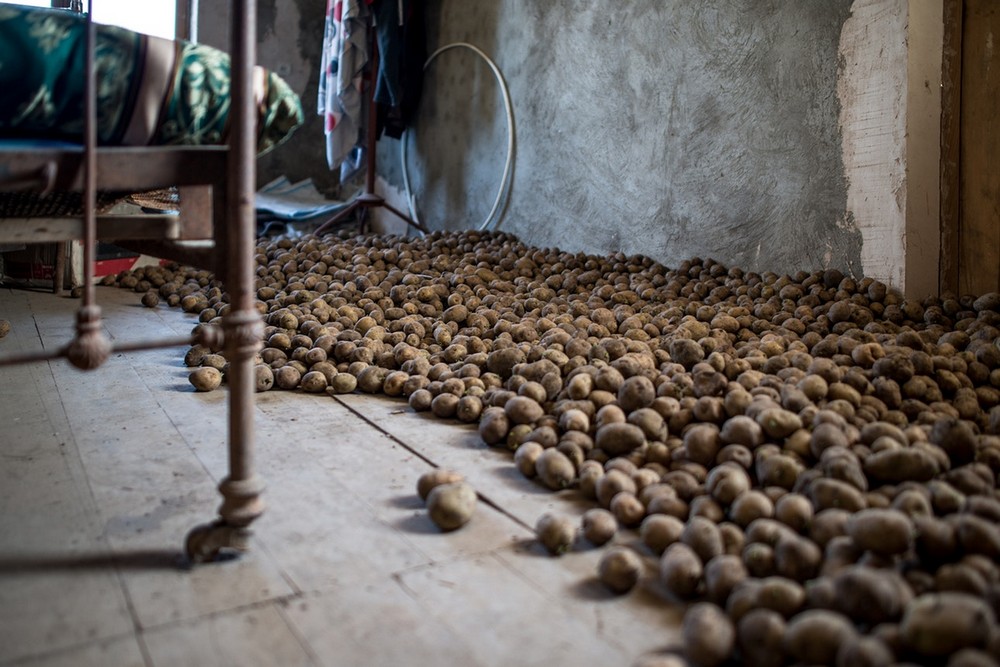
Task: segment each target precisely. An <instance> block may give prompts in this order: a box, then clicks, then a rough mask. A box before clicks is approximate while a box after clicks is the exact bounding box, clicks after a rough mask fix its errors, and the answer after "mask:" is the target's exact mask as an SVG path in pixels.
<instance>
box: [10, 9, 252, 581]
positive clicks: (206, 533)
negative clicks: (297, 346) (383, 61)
mask: <svg viewBox="0 0 1000 667" xmlns="http://www.w3.org/2000/svg"><path fill="white" fill-rule="evenodd" d="M231 7H232V24H231V40H232V42H231V46H230V51H231V59H232V60H231V62H232V69H231V77H232V81H231V83H232V106H231V110H230V127H231V131H230V139H229V143H228V145H227V146H212V147H152V146H151V147H141V148H131V147H128V148H126V147H97V141H96V125H97V123H96V102H95V97H96V96H95V94H94V91H95V90H96V89H95V82H94V67H93V63H94V44H95V34H96V31H95V29H94V24H93V23H92V22H91V19H90V12H88V17H87V55H86V58H87V68H86V71H87V83H86V86H87V91H88V92H87V96H86V97H87V99H86V103H85V131H84V136H85V142H84V145H83V146H82V147H74V148H70V149H51V148H42V149H24V148H3V147H2V146H0V190H2V189H20V190H24V189H28V190H33V191H37V192H39V193H40V194H44V193H48V192H51V191H72V192H82V193H83V202H84V215H83V216H82V219H80V218H79V217H75V218H50V217H46V218H23V217H21V218H11V217H5V216H4V213H3V211H0V243H48V242H52V241H66V240H72V239H77V240H82V241H83V259H84V284H83V292H82V303H81V305H80V307H79V309H78V311H77V314H76V321H77V323H76V335H75V337H74V338H73V340H72V341H70V342H69V343H68V344H67V345H65V346H63V347H62V348H60V349H57V350H52V351H40V352H30V353H26V354H20V355H11V356H7V357H4V358H0V366H4V365H10V364H17V363H27V362H37V361H50V360H54V359H57V358H63V357H64V358H66V359H67V360H68V361H69V362H70V363H71V364H73V365H74V366H76V367H77V368H80V369H82V370H91V369H94V368H97V367H98V366H100V365H101V364H102V363H103V362H104V361H105V360H107V358H108V357H109V356H110V355H111V354H112V353H117V352H128V351H133V350H143V349H153V348H162V347H172V346H183V345H190V344H192V343H202V344H206V345H209V346H211V347H213V348H215V349H218V348H221V349H222V350H223V352H224V354H225V356H226V358H227V360H228V361H229V372H228V377H229V379H228V385H229V388H228V392H229V405H228V441H229V442H228V446H229V452H228V453H229V474H228V476H227V477H226V478H225V479H224V480H222V482H221V483H220V484H219V492H220V493H221V495H222V504H221V505H220V507H219V509H218V517H217V518H216V519H215V520H213V521H211V522H209V523H206V524H203V525H199V526H196V527H195V528H194V529H192V530H191V532H189V533H188V535H187V538H186V540H185V551H186V554H187V556H188V558H189V560H190V561H191V562H196V563H197V562H204V561H208V560H212V559H214V558H216V557H217V556H218V555H219V553H220V552H221V551H222V550H225V549H235V550H239V551H243V550H246V549H247V548H248V537H249V535H250V530H249V526H250V524H251V523H252V522H253V521H254V520H255V519H256V518H257V517H258V516H260V515H261V513H262V512H263V510H264V505H263V503H262V501H261V498H260V496H261V493H262V491H263V484H262V482H261V480H260V478H259V477H258V476H257V475H256V473H255V471H254V445H255V433H254V423H253V412H254V392H255V388H254V377H253V373H254V369H253V358H254V355H255V354H256V352H257V351H258V349H259V348H260V344H261V339H262V336H263V321H262V318H261V315H260V314H259V313H258V311H257V310H256V307H255V291H254V280H255V276H254V272H253V268H254V267H253V261H254V253H253V250H254V243H255V236H256V223H255V212H254V193H255V190H256V162H255V161H256V109H255V105H254V100H253V93H252V87H253V80H252V70H253V65H254V62H255V58H256V34H257V21H256V16H257V12H256V0H232V3H231ZM173 186H177V187H178V188H179V190H180V195H181V210H180V214H179V215H108V216H103V215H102V216H98V215H97V214H96V212H95V209H96V198H97V192H98V191H121V192H140V191H144V190H154V189H161V188H166V187H173ZM98 239H101V240H111V241H114V242H115V243H117V244H118V245H122V246H125V247H132V248H135V249H140V248H141V251H142V252H146V253H149V254H153V255H154V256H156V257H160V258H163V259H169V260H175V261H178V262H182V263H185V264H190V265H193V266H198V267H200V268H205V269H208V270H211V271H214V272H216V274H217V275H219V276H221V277H222V279H223V282H224V284H225V287H226V291H227V292H228V294H229V299H230V309H229V312H228V313H227V314H226V315H225V316H224V317H223V319H222V326H221V329H220V328H219V327H197V329H196V331H195V333H192V334H191V335H190V336H185V337H173V338H165V339H161V340H147V341H134V342H124V343H114V344H113V343H112V342H111V341H109V340H108V339H107V336H106V335H105V333H104V331H103V328H102V326H101V309H100V307H99V306H98V305H97V303H96V299H95V294H94V291H95V290H94V280H93V270H94V255H95V245H96V241H97V240H98Z"/></svg>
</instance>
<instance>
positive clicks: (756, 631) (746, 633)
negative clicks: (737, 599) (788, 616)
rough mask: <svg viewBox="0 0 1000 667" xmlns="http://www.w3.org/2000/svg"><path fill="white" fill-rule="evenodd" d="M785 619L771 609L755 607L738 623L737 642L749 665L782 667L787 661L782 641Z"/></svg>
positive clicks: (751, 666) (745, 662)
mask: <svg viewBox="0 0 1000 667" xmlns="http://www.w3.org/2000/svg"><path fill="white" fill-rule="evenodd" d="M785 625H786V624H785V619H784V618H783V617H782V616H781V614H779V613H777V612H776V611H772V610H770V609H754V610H752V611H749V612H747V613H746V614H744V615H743V617H742V618H740V620H739V623H737V625H736V637H737V643H738V645H739V647H740V653H741V655H742V656H743V662H744V664H746V665H748V667H781V665H783V664H784V663H785V661H784V656H783V650H782V648H781V642H782V640H783V639H784V636H785Z"/></svg>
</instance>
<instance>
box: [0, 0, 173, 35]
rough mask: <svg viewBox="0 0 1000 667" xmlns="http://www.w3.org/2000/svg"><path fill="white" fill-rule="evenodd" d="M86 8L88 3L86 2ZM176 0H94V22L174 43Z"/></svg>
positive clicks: (24, 1) (45, 0) (37, 0)
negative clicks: (139, 0)
mask: <svg viewBox="0 0 1000 667" xmlns="http://www.w3.org/2000/svg"><path fill="white" fill-rule="evenodd" d="M0 3H3V4H14V5H29V6H31V7H51V6H52V2H51V0H17V1H16V2H15V1H12V0H0ZM83 6H84V8H86V6H87V3H86V0H84V3H83ZM176 8H177V5H176V0H144V1H143V2H136V0H94V20H95V21H97V22H98V23H108V24H110V25H119V26H121V27H123V28H128V29H129V30H134V31H136V32H143V33H146V34H147V35H156V36H158V37H166V38H167V39H174V37H175V36H176V34H177V33H176V23H177V16H176Z"/></svg>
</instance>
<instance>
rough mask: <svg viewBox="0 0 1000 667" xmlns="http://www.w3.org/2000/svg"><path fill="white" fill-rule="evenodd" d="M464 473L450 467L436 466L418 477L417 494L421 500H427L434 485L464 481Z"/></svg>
mask: <svg viewBox="0 0 1000 667" xmlns="http://www.w3.org/2000/svg"><path fill="white" fill-rule="evenodd" d="M464 480H465V477H464V476H463V475H462V473H460V472H458V471H456V470H451V469H448V468H435V469H434V470H429V471H427V472H425V473H424V474H422V475H421V476H420V477H419V478H417V495H418V496H420V499H421V500H425V501H426V500H427V496H428V495H430V492H431V491H432V490H434V487H437V486H441V485H442V484H451V483H453V482H461V481H464Z"/></svg>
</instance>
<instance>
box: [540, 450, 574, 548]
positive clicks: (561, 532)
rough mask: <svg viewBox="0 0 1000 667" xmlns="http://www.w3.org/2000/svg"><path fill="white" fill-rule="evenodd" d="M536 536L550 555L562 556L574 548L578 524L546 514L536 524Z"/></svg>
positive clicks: (560, 516) (559, 516)
mask: <svg viewBox="0 0 1000 667" xmlns="http://www.w3.org/2000/svg"><path fill="white" fill-rule="evenodd" d="M546 451H552V450H546ZM535 536H536V537H537V538H538V541H539V542H540V543H541V544H542V546H544V547H545V549H546V550H547V551H548V552H549V553H550V554H552V555H554V556H561V555H562V554H564V553H566V552H567V551H569V550H570V549H571V548H572V547H573V541H574V540H575V539H576V523H575V522H574V521H573V520H572V519H570V518H569V517H568V516H562V515H558V514H553V513H552V512H546V513H545V514H543V515H542V516H540V517H539V518H538V521H537V522H536V523H535Z"/></svg>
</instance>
